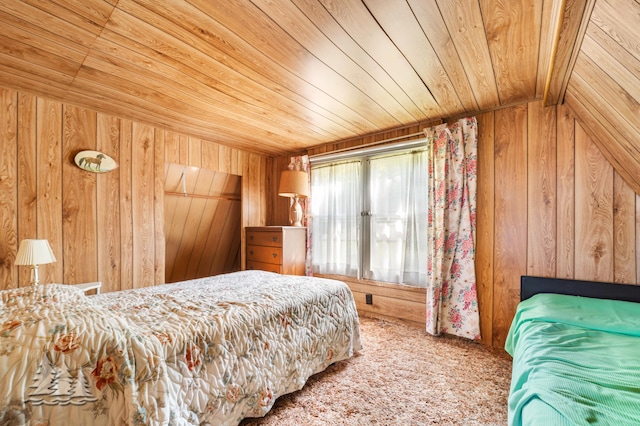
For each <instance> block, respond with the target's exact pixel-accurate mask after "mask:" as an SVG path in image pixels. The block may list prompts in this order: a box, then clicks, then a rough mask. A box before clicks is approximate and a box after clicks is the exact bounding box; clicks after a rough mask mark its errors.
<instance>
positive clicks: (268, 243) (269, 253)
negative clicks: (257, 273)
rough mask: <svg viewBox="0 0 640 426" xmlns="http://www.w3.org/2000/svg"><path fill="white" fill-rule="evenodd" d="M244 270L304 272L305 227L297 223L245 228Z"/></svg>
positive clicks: (302, 273) (287, 273) (283, 272)
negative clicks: (245, 261) (245, 260)
mask: <svg viewBox="0 0 640 426" xmlns="http://www.w3.org/2000/svg"><path fill="white" fill-rule="evenodd" d="M245 234H246V244H247V250H246V257H247V267H246V269H260V270H263V271H270V272H278V273H280V274H286V275H304V274H305V258H306V252H307V244H306V242H307V228H304V227H300V226H259V227H249V226H248V227H246V228H245Z"/></svg>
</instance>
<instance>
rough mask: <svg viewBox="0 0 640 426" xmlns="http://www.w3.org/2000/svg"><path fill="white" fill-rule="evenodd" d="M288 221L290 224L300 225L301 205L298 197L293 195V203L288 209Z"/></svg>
mask: <svg viewBox="0 0 640 426" xmlns="http://www.w3.org/2000/svg"><path fill="white" fill-rule="evenodd" d="M289 223H291V225H292V226H302V206H301V205H300V203H299V202H298V197H297V196H295V197H293V204H291V209H290V210H289Z"/></svg>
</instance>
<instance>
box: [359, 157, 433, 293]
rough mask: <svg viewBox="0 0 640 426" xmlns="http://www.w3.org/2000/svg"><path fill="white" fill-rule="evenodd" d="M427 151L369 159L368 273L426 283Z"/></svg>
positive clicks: (382, 278) (371, 276)
mask: <svg viewBox="0 0 640 426" xmlns="http://www.w3.org/2000/svg"><path fill="white" fill-rule="evenodd" d="M428 159H429V156H428V152H427V151H418V152H411V153H404V154H395V155H391V156H386V157H381V158H372V159H371V161H370V165H369V167H370V199H371V216H370V219H371V233H370V235H371V249H370V256H369V272H365V274H364V276H365V278H369V279H372V280H376V281H386V282H392V283H404V284H408V285H412V286H419V287H426V284H427V256H426V253H427V212H428V208H429V204H428V202H427V197H425V196H424V192H425V187H426V182H427V180H428Z"/></svg>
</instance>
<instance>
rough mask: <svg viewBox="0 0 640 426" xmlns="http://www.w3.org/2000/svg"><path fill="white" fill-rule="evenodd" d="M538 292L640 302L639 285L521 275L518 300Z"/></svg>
mask: <svg viewBox="0 0 640 426" xmlns="http://www.w3.org/2000/svg"><path fill="white" fill-rule="evenodd" d="M538 293H556V294H568V295H572V296H583V297H594V298H598V299H613V300H626V301H629V302H640V286H635V285H630V284H615V283H606V282H596V281H579V280H567V279H561V278H543V277H533V276H529V275H523V276H522V277H521V278H520V300H526V299H528V298H530V297H531V296H533V295H536V294H538Z"/></svg>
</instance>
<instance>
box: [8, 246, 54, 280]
mask: <svg viewBox="0 0 640 426" xmlns="http://www.w3.org/2000/svg"><path fill="white" fill-rule="evenodd" d="M55 261H56V257H55V256H54V255H53V250H51V246H50V245H49V241H47V240H22V241H20V248H19V249H18V254H16V260H15V264H16V265H29V266H31V285H38V283H39V282H40V280H39V279H38V266H39V265H44V264H47V263H53V262H55Z"/></svg>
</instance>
